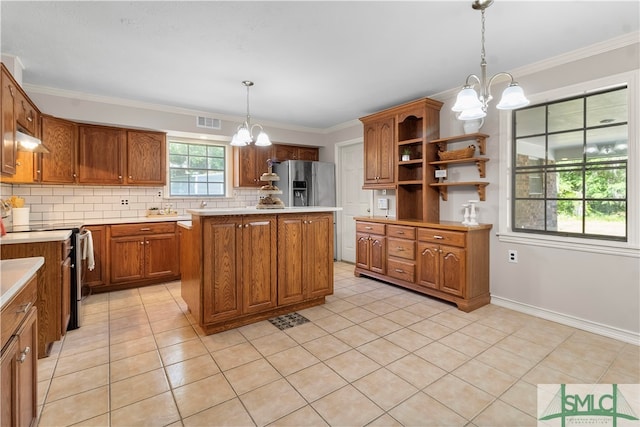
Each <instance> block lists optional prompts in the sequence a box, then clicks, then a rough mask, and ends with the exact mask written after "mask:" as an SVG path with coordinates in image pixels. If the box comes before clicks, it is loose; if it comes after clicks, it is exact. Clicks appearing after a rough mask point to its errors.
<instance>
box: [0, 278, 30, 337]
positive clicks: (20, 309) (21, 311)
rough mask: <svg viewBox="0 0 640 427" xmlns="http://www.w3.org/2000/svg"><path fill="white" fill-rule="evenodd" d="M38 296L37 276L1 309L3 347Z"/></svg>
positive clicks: (0, 333) (0, 332)
mask: <svg viewBox="0 0 640 427" xmlns="http://www.w3.org/2000/svg"><path fill="white" fill-rule="evenodd" d="M37 295H38V276H37V275H35V276H34V277H33V278H32V279H31V280H30V281H29V283H27V284H26V285H25V286H24V287H23V288H22V290H21V291H20V292H18V294H17V295H16V296H15V297H14V298H13V299H12V300H11V301H10V302H9V303H8V304H7V305H5V307H4V308H3V309H2V314H0V324H1V325H2V328H1V329H0V340H1V341H2V346H4V345H5V344H6V343H7V341H9V338H11V336H12V335H13V334H14V333H15V332H16V330H17V329H18V325H20V323H22V321H23V320H24V319H25V318H26V317H27V314H28V313H29V310H30V309H31V307H33V306H34V305H35V303H36V298H37Z"/></svg>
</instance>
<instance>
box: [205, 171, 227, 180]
mask: <svg viewBox="0 0 640 427" xmlns="http://www.w3.org/2000/svg"><path fill="white" fill-rule="evenodd" d="M207 176H208V182H224V173H223V172H218V171H209V173H208V174H207Z"/></svg>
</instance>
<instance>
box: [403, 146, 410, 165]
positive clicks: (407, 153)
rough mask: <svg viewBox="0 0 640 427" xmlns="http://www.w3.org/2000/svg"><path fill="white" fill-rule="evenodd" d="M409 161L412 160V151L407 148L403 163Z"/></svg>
mask: <svg viewBox="0 0 640 427" xmlns="http://www.w3.org/2000/svg"><path fill="white" fill-rule="evenodd" d="M409 160H411V150H410V149H408V148H405V149H404V150H402V161H403V162H408V161H409Z"/></svg>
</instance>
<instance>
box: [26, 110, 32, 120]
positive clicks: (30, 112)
mask: <svg viewBox="0 0 640 427" xmlns="http://www.w3.org/2000/svg"><path fill="white" fill-rule="evenodd" d="M32 114H33V111H29V115H28V116H27V121H29V122H32V121H33V117H31V115H32Z"/></svg>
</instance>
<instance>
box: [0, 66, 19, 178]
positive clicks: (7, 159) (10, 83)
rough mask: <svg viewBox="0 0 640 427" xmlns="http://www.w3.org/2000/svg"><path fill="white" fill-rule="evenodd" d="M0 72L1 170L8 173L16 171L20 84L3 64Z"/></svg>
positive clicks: (11, 173)
mask: <svg viewBox="0 0 640 427" xmlns="http://www.w3.org/2000/svg"><path fill="white" fill-rule="evenodd" d="M1 68H2V70H1V72H0V74H1V75H0V84H1V88H0V98H1V102H0V107H1V110H0V115H1V116H2V120H1V122H0V132H2V151H0V153H2V159H1V160H2V168H1V172H2V173H3V174H7V175H13V174H15V173H16V149H17V145H16V118H15V107H14V105H15V97H16V94H17V92H18V89H17V87H18V85H17V84H16V83H15V81H14V80H13V78H12V77H11V75H10V74H9V71H7V69H6V68H5V67H4V64H3V65H2V67H1Z"/></svg>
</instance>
